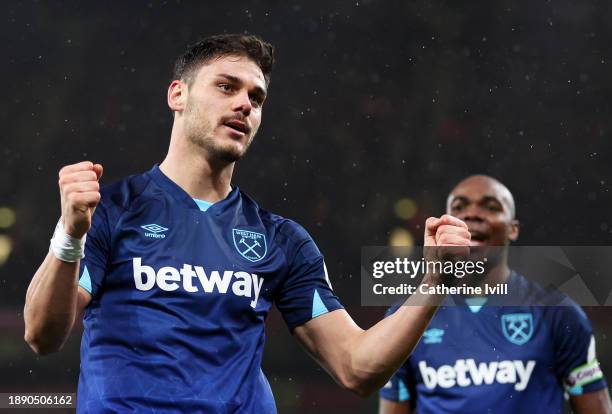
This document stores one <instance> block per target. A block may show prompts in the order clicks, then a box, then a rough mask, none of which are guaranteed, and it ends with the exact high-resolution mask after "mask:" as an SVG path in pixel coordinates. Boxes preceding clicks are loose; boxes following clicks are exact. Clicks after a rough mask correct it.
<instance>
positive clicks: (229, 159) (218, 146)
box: [183, 100, 255, 164]
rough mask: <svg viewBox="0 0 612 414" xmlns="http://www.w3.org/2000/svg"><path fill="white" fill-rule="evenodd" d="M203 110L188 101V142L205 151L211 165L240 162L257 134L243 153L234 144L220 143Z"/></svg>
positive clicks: (186, 128) (186, 124)
mask: <svg viewBox="0 0 612 414" xmlns="http://www.w3.org/2000/svg"><path fill="white" fill-rule="evenodd" d="M202 112H203V111H202V110H198V109H197V108H196V105H194V104H193V102H190V101H189V100H188V101H187V105H186V107H185V112H184V114H183V115H184V116H185V134H186V137H187V140H188V141H189V142H190V143H191V144H193V145H194V146H195V147H198V148H200V149H202V150H203V151H204V154H205V157H206V159H207V160H208V161H209V162H210V163H211V164H219V163H221V164H230V163H233V162H236V161H238V160H240V159H241V158H242V157H244V155H245V154H246V152H247V150H248V149H249V147H250V146H251V142H253V138H254V137H255V132H253V135H252V136H251V137H250V139H249V141H248V142H247V143H246V145H245V146H244V147H243V149H242V151H241V150H240V149H239V147H238V146H237V145H233V143H227V144H226V145H224V144H225V143H222V142H219V141H220V140H219V139H216V138H215V136H214V130H215V127H216V126H214V125H211V123H210V122H209V121H208V120H207V119H206V117H205V116H204V114H203V113H202Z"/></svg>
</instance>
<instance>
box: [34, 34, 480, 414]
mask: <svg viewBox="0 0 612 414" xmlns="http://www.w3.org/2000/svg"><path fill="white" fill-rule="evenodd" d="M272 64H273V49H272V46H271V45H270V44H268V43H266V42H264V41H262V40H261V39H259V38H257V37H255V36H249V35H221V36H213V37H209V38H206V39H204V40H202V41H200V42H199V43H197V44H195V45H193V46H191V47H190V48H189V49H188V50H187V51H186V52H185V53H184V54H183V55H182V56H181V57H180V58H179V60H178V61H177V64H176V66H175V72H174V77H173V80H172V82H171V83H170V85H169V88H168V94H167V101H168V106H169V107H170V109H171V110H172V111H173V113H174V123H173V126H172V133H171V137H170V147H169V151H168V154H167V156H166V158H165V159H164V161H163V162H162V163H161V165H159V166H157V165H156V166H154V167H153V168H152V169H151V170H150V171H148V172H145V173H144V174H140V175H135V176H131V177H128V178H126V179H123V180H121V181H119V182H118V183H115V184H113V185H110V186H108V187H105V188H104V189H102V190H101V191H100V187H99V184H98V183H99V180H100V177H101V175H102V166H101V165H99V164H93V163H91V162H87V161H86V162H80V163H78V164H73V165H69V166H66V167H64V168H62V169H61V170H60V172H59V187H60V193H61V207H62V217H61V220H60V222H59V223H58V226H57V227H56V230H55V233H54V236H53V239H52V241H51V248H50V251H49V254H48V255H47V256H46V258H45V260H44V261H43V263H42V265H41V266H40V268H39V269H38V271H37V272H36V274H35V275H34V277H33V279H32V282H31V283H30V286H29V288H28V292H27V297H26V305H25V311H24V316H25V323H26V331H25V339H26V341H27V342H28V344H29V345H30V346H31V348H32V349H33V350H34V351H35V352H36V353H38V354H41V355H42V354H47V353H49V352H54V351H57V350H59V349H60V348H61V347H62V345H63V344H64V342H65V341H66V339H67V338H68V336H69V334H70V332H71V330H72V329H73V326H74V322H75V320H76V319H77V318H82V317H83V316H82V315H83V314H84V333H83V338H82V343H81V372H80V378H79V389H78V398H77V407H78V412H80V413H108V412H135V411H138V412H164V413H167V412H180V413H230V412H231V413H235V412H240V413H256V414H262V413H274V412H276V407H275V404H274V398H273V396H272V392H271V390H270V386H269V384H268V381H267V379H266V378H265V376H264V374H263V373H262V371H261V358H262V350H263V344H264V320H265V318H266V315H267V314H268V311H269V310H270V308H271V306H272V304H273V303H275V304H276V306H277V307H278V308H279V310H280V311H281V313H282V315H283V317H284V319H285V321H286V323H287V325H288V327H289V329H291V330H292V332H293V334H294V335H295V337H296V338H297V339H298V340H299V341H300V342H301V343H302V344H303V345H304V346H305V348H306V349H307V351H308V352H309V353H310V354H311V355H312V356H313V357H314V358H315V359H316V360H317V361H318V362H319V363H320V364H321V365H322V366H323V367H324V368H325V369H326V370H327V371H328V372H329V373H330V374H331V375H332V376H333V377H334V379H335V380H336V381H337V382H338V383H339V384H341V385H342V386H343V387H345V388H347V389H350V390H352V391H354V392H356V393H358V394H360V395H367V394H370V393H372V392H375V391H376V390H377V389H379V388H380V387H381V386H382V385H384V384H385V383H386V382H387V381H388V379H389V378H390V377H391V375H392V374H393V373H394V372H395V371H396V370H397V369H398V368H399V367H400V366H401V364H402V363H403V362H404V361H405V360H406V358H407V357H408V354H409V353H410V351H411V349H412V348H413V347H414V345H415V344H416V343H417V341H418V339H419V337H420V336H421V334H422V333H423V331H424V330H425V328H426V326H427V324H428V323H429V320H430V319H431V317H432V316H433V315H434V313H435V311H436V309H437V306H438V304H439V303H440V301H441V299H440V298H437V297H433V296H431V297H428V298H425V299H424V300H422V301H421V302H420V303H424V306H414V307H406V308H403V309H402V310H400V311H398V312H396V313H395V314H394V315H393V316H391V317H388V318H386V319H384V320H382V321H380V322H379V323H378V324H376V325H375V326H373V327H372V328H370V329H368V330H363V329H361V328H359V327H358V326H357V325H356V324H355V323H354V322H353V320H352V319H351V317H350V316H349V315H348V314H347V312H346V311H345V310H344V309H343V308H342V306H341V305H340V303H339V301H338V299H337V298H336V296H335V295H334V293H333V291H332V288H331V285H330V283H329V279H328V277H327V271H326V269H325V264H324V262H323V256H322V254H321V253H320V252H319V250H318V248H317V246H316V245H315V243H314V242H313V240H312V239H311V238H310V236H309V235H308V233H307V232H306V231H305V230H304V229H303V228H302V227H300V226H299V225H298V224H296V223H295V222H293V221H291V220H288V219H285V218H282V217H279V216H277V215H274V214H271V213H268V212H266V211H265V210H262V209H261V208H259V207H258V205H257V204H256V203H255V201H253V199H251V198H250V197H249V196H247V195H246V194H244V193H243V192H241V191H240V190H239V189H238V188H237V187H235V186H234V187H232V186H230V183H231V179H232V173H233V170H234V165H235V162H236V161H238V160H239V159H240V158H241V157H242V156H243V155H244V154H245V152H246V151H247V148H248V147H249V145H250V144H251V142H252V140H253V137H254V136H255V134H256V132H257V129H258V128H259V125H260V122H261V116H262V108H263V105H264V102H265V100H266V94H267V88H268V84H269V81H270V73H271V70H272ZM147 139H149V138H147ZM94 211H95V213H94ZM85 235H87V242H86V243H85ZM425 237H426V241H427V243H428V245H430V246H437V245H444V246H449V245H450V246H459V247H458V248H459V249H460V250H461V249H463V250H464V251H465V252H467V251H468V250H469V237H470V235H469V232H468V231H467V226H465V224H464V223H462V222H461V221H460V220H458V219H456V218H454V217H451V216H443V217H441V218H430V219H428V221H427V223H426V230H425ZM83 249H84V256H83ZM427 278H428V280H427V281H428V282H429V283H430V284H435V283H437V280H438V279H437V276H436V275H428V276H427Z"/></svg>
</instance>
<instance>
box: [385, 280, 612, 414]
mask: <svg viewBox="0 0 612 414" xmlns="http://www.w3.org/2000/svg"><path fill="white" fill-rule="evenodd" d="M508 284H509V286H508V290H509V292H516V294H518V295H521V296H522V299H525V300H524V301H520V302H516V301H515V302H514V303H533V302H531V301H530V299H529V298H526V296H530V297H544V296H545V295H546V292H545V291H544V290H543V289H542V288H541V287H539V286H538V285H536V284H534V283H531V282H529V281H528V280H527V279H525V278H524V277H522V276H520V275H518V274H517V273H515V272H512V274H511V275H510V279H509V281H508ZM561 304H562V305H565V306H556V307H551V306H503V305H501V304H500V303H496V299H494V298H491V299H490V302H489V303H487V304H486V305H487V306H482V302H481V304H479V305H475V304H473V303H472V304H471V303H470V302H469V300H468V303H466V302H465V299H464V298H462V297H458V296H454V297H449V298H447V299H446V303H445V306H442V307H440V309H439V310H438V312H437V313H436V315H435V316H434V318H433V319H432V321H431V323H430V324H429V326H428V328H427V330H426V331H425V333H424V335H423V337H422V338H421V340H420V341H419V343H418V344H417V346H416V348H415V350H414V352H413V353H412V355H411V356H410V357H409V358H408V360H407V361H406V363H405V364H404V365H403V366H402V367H401V368H400V369H399V370H398V372H397V373H396V374H395V375H394V376H393V377H392V379H391V381H389V383H387V385H385V387H384V388H383V389H381V391H380V395H381V397H382V398H385V399H387V400H391V401H397V402H402V401H406V402H408V401H409V402H410V403H411V404H412V405H415V406H416V412H417V413H421V414H425V413H478V414H481V413H501V414H503V413H508V414H515V413H541V414H546V413H562V412H563V394H564V392H567V393H569V394H572V395H579V394H582V393H585V392H592V391H597V390H600V389H603V388H606V381H605V379H604V378H603V374H602V372H601V369H600V368H599V363H598V362H597V357H596V354H595V340H594V338H593V333H592V329H591V325H590V323H589V320H588V319H587V317H586V315H585V314H584V312H583V311H582V309H580V307H579V306H577V305H576V304H575V303H573V302H571V301H570V300H569V299H568V298H567V297H564V298H563V300H562V302H561ZM453 305H456V306H453ZM396 309H397V307H394V308H392V309H390V312H393V311H395V310H396Z"/></svg>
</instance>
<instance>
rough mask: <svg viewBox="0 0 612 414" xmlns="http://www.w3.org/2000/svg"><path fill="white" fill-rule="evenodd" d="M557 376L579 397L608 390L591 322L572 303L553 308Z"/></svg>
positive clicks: (566, 389)
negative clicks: (600, 365) (597, 353)
mask: <svg viewBox="0 0 612 414" xmlns="http://www.w3.org/2000/svg"><path fill="white" fill-rule="evenodd" d="M554 320H555V324H554V334H553V336H554V347H555V357H556V366H555V368H556V373H557V376H558V378H559V380H560V381H561V382H562V384H563V386H564V388H565V391H566V392H567V393H568V394H570V395H581V394H584V393H588V392H593V391H598V390H601V389H604V388H606V387H607V384H606V380H605V378H604V376H603V372H602V371H601V368H600V367H599V362H598V360H597V355H596V351H595V337H594V336H593V330H592V328H591V323H590V322H589V320H588V318H587V316H586V315H585V313H584V312H583V311H582V309H581V308H580V307H579V306H578V305H575V304H571V305H570V306H562V307H558V308H555V309H554Z"/></svg>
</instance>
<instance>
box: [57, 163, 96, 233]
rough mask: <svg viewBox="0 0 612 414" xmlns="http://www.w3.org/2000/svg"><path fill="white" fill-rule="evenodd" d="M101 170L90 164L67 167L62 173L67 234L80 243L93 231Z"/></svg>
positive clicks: (60, 175) (62, 192) (60, 179)
mask: <svg viewBox="0 0 612 414" xmlns="http://www.w3.org/2000/svg"><path fill="white" fill-rule="evenodd" d="M100 177H102V166H101V165H100V164H94V163H92V162H90V161H83V162H79V163H77V164H72V165H67V166H65V167H63V168H62V169H61V170H60V172H59V189H60V195H61V200H62V221H63V223H64V231H65V232H66V233H67V234H68V235H70V236H72V237H75V238H77V239H80V238H82V237H83V236H84V235H85V234H86V233H87V231H89V228H90V227H91V218H92V216H93V213H94V210H95V209H96V206H97V205H98V203H99V202H100V183H99V181H100Z"/></svg>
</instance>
